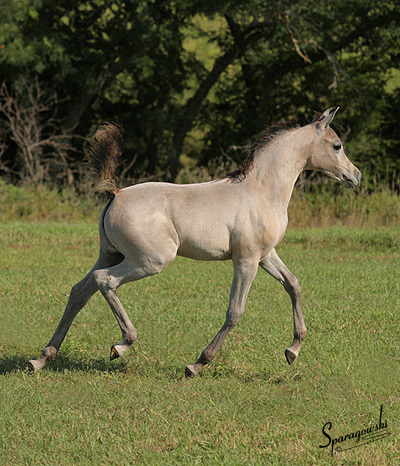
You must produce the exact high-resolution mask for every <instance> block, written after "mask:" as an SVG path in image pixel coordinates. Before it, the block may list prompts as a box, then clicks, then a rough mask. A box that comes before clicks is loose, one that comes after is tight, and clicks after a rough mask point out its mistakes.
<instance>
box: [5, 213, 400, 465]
mask: <svg viewBox="0 0 400 466" xmlns="http://www.w3.org/2000/svg"><path fill="white" fill-rule="evenodd" d="M399 246H400V229H398V228H384V229H377V230H346V229H344V228H340V227H337V228H329V229H323V230H307V231H299V230H289V231H288V233H287V236H286V237H285V239H284V241H283V243H282V245H281V246H280V247H279V249H278V252H279V253H280V256H281V257H282V259H283V260H284V262H285V263H286V264H287V265H288V267H289V268H290V269H291V270H292V271H293V272H294V273H295V274H296V275H297V277H298V278H299V281H300V284H301V286H302V289H303V306H304V314H305V319H306V323H307V327H308V332H309V334H308V337H307V340H306V341H305V343H304V344H303V348H302V351H301V353H300V356H299V359H298V360H297V361H296V362H295V363H294V364H293V365H292V366H288V365H287V363H286V361H285V358H284V350H285V348H286V347H287V346H288V345H289V344H290V343H291V339H292V326H293V324H292V315H291V306H290V299H289V297H288V296H287V294H286V293H285V291H284V290H283V288H282V287H281V285H280V284H279V283H278V282H276V281H275V280H273V279H272V278H271V277H270V276H268V275H267V274H265V272H263V271H262V270H260V271H259V274H258V275H257V277H256V280H255V282H254V284H253V287H252V289H251V291H250V294H249V299H248V303H247V308H246V312H245V314H244V316H243V318H242V320H241V321H240V323H239V325H238V326H237V327H236V328H235V329H234V330H233V331H232V332H231V334H230V335H229V336H228V339H227V341H226V343H225V345H224V346H223V348H222V350H221V352H220V353H219V354H218V355H217V357H216V358H215V360H214V361H213V363H212V364H211V365H210V366H209V367H207V368H205V369H204V370H203V372H202V373H201V374H200V375H199V376H198V377H196V378H194V379H185V378H184V377H183V374H184V368H185V365H186V364H187V363H190V362H193V361H194V360H195V359H196V358H197V357H198V355H199V354H200V352H201V350H202V349H203V348H204V346H205V345H206V344H207V343H208V342H209V341H210V340H211V338H212V337H213V336H214V335H215V333H216V332H217V331H218V329H219V328H220V326H221V324H222V322H223V320H224V315H225V309H226V306H227V301H228V296H229V286H230V281H231V277H232V265H231V264H230V263H229V262H226V263H202V262H194V261H190V260H185V259H182V258H178V259H177V260H176V261H175V262H173V263H172V264H171V265H170V266H169V267H168V268H166V269H165V270H164V271H163V273H162V274H160V275H158V276H156V277H151V278H149V279H145V280H142V281H140V282H137V283H134V284H129V285H125V286H124V287H122V288H121V289H120V292H119V295H120V298H121V301H122V302H123V304H124V305H125V307H126V309H127V310H128V312H129V314H130V316H131V317H132V320H133V322H134V324H135V325H136V327H137V329H138V332H139V339H138V341H137V343H136V344H135V351H133V350H131V351H130V352H129V353H128V354H127V356H126V357H125V358H124V359H121V360H116V361H113V362H109V361H108V357H109V349H110V346H111V344H112V343H115V342H117V341H119V339H120V332H119V329H118V326H117V324H116V321H115V319H114V318H113V316H112V313H111V311H110V310H109V308H108V307H107V305H106V303H105V301H104V299H103V298H102V297H101V296H100V295H99V294H98V295H95V296H94V297H93V298H92V300H91V301H90V302H89V303H88V305H87V306H86V307H85V308H84V309H83V311H82V312H81V313H80V314H79V315H78V317H77V318H76V320H75V322H74V324H73V326H72V328H71V330H70V332H69V334H68V335H67V338H66V340H65V342H64V345H63V346H62V348H61V350H60V353H59V356H58V357H57V359H56V360H54V361H52V362H51V363H49V364H48V366H47V367H46V368H45V369H43V370H42V371H41V372H39V373H38V374H35V375H31V374H29V373H28V372H27V371H26V370H25V363H26V361H27V360H28V359H30V358H32V357H37V356H38V355H39V354H40V351H41V349H42V347H43V346H44V345H45V344H46V343H47V342H48V340H49V339H50V337H51V335H52V333H53V331H54V329H55V327H56V326H57V324H58V321H59V319H60V317H61V314H62V312H63V309H64V306H65V304H66V301H67V297H68V293H69V291H70V288H71V286H72V285H74V283H76V282H77V281H78V280H79V279H80V278H81V277H83V275H84V274H85V273H86V272H87V270H88V269H89V268H90V267H91V266H92V265H93V263H94V261H95V260H96V257H97V247H98V242H97V227H96V225H95V224H94V223H91V224H83V223H76V224H56V223H44V224H32V223H24V222H20V223H18V222H9V223H6V224H3V225H1V226H0V249H1V251H0V264H1V274H0V302H1V313H0V464H1V465H2V466H11V465H12V466H21V465H23V466H29V465H32V466H33V465H34V466H37V465H46V466H47V465H49V466H50V465H51V466H55V465H62V466H65V465H71V466H72V465H73V466H77V465H82V466H83V465H84V466H91V465H96V466H97V465H99V466H101V465H104V466H110V465H119V466H124V465H132V464H140V465H180V464H188V465H192V464H193V465H195V464H199V465H200V464H204V465H211V464H212V465H243V464H249V465H305V466H306V465H307V466H308V465H314V464H315V465H371V466H372V465H377V464H379V465H395V464H399V463H400V419H399V412H400V371H399V365H400V356H399V355H400V328H399V325H398V313H399V309H400V267H399V263H400V248H399ZM381 404H383V407H384V413H383V418H384V419H387V421H388V428H389V431H390V432H391V435H390V436H389V437H387V438H384V439H382V440H380V441H377V442H374V443H371V444H369V445H364V446H361V447H360V448H355V449H352V450H349V451H346V452H341V453H335V454H334V456H333V457H332V458H331V456H330V454H329V451H328V449H321V448H319V445H322V444H325V443H326V441H327V439H326V438H325V437H324V436H323V434H322V427H323V425H324V424H325V423H326V422H328V421H331V422H332V429H331V433H332V437H334V436H336V437H338V436H339V435H344V434H346V433H350V432H355V431H357V430H359V429H362V428H364V427H367V426H369V425H374V424H376V422H378V419H379V409H380V406H381Z"/></svg>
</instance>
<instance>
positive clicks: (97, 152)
mask: <svg viewBox="0 0 400 466" xmlns="http://www.w3.org/2000/svg"><path fill="white" fill-rule="evenodd" d="M121 143H122V130H121V128H120V127H119V126H118V125H116V124H114V123H104V124H103V125H101V126H99V127H98V128H97V131H96V132H95V133H94V135H93V139H92V141H91V142H90V144H89V145H88V147H87V148H86V152H87V156H88V159H89V166H90V171H91V175H92V176H93V178H94V180H95V183H94V190H95V191H96V192H100V193H106V194H107V196H108V197H109V198H110V199H112V198H113V197H114V196H115V194H116V193H117V192H118V191H119V190H118V188H117V183H116V181H115V170H116V168H117V165H118V159H119V157H120V155H121Z"/></svg>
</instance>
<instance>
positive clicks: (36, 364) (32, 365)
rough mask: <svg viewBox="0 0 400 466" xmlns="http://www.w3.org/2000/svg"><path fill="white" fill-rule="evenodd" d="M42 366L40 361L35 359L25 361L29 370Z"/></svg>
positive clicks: (34, 370)
mask: <svg viewBox="0 0 400 466" xmlns="http://www.w3.org/2000/svg"><path fill="white" fill-rule="evenodd" d="M43 366H44V364H43V363H42V361H37V360H36V359H31V360H30V361H28V363H27V367H28V369H29V370H30V371H31V372H37V371H40V369H41V368H42V367H43Z"/></svg>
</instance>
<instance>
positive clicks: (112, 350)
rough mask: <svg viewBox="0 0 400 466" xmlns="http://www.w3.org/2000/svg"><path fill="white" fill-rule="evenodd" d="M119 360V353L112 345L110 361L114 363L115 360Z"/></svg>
mask: <svg viewBox="0 0 400 466" xmlns="http://www.w3.org/2000/svg"><path fill="white" fill-rule="evenodd" d="M117 358H119V353H118V351H117V348H116V347H115V345H112V346H111V351H110V361H113V360H114V359H117Z"/></svg>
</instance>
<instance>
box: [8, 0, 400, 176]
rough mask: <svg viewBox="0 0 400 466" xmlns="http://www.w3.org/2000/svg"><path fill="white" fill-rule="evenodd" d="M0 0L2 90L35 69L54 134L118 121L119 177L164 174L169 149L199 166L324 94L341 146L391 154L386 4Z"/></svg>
mask: <svg viewBox="0 0 400 466" xmlns="http://www.w3.org/2000/svg"><path fill="white" fill-rule="evenodd" d="M10 3H11V4H10ZM0 5H1V6H2V10H4V11H2V16H1V17H0V48H2V50H0V73H1V76H2V77H3V78H5V79H7V88H8V89H9V90H10V92H14V91H18V92H19V93H21V92H23V89H24V87H23V82H24V81H25V82H31V83H33V82H34V81H35V79H36V76H38V80H39V82H40V86H41V88H42V89H43V92H45V93H46V92H47V93H51V92H56V94H57V97H58V103H57V111H58V115H59V116H60V117H62V121H61V122H60V125H61V126H60V130H62V132H63V134H68V135H72V134H73V133H77V134H80V135H81V136H87V135H89V134H90V133H91V132H93V131H94V129H95V127H96V126H97V125H98V124H99V123H101V122H103V121H105V120H113V121H116V122H118V123H120V124H121V125H122V126H123V128H124V129H125V145H124V156H123V164H122V167H121V172H122V173H124V174H126V176H128V177H129V176H130V177H136V178H139V177H143V176H144V175H145V174H147V175H151V176H154V175H157V174H162V176H163V178H164V179H166V178H167V179H171V180H173V179H174V178H175V177H176V175H177V173H178V171H179V169H180V166H181V155H182V153H185V154H186V155H189V156H190V157H192V159H193V160H194V161H196V162H197V163H199V164H207V163H209V162H210V161H211V160H213V159H215V158H216V156H217V155H219V154H220V151H221V150H223V151H225V152H226V151H227V150H228V148H229V147H230V146H233V145H235V146H245V145H246V144H248V142H249V141H250V140H252V139H253V138H254V137H255V135H256V134H257V133H258V132H259V131H260V130H261V129H263V127H264V126H265V125H266V124H268V123H272V122H273V121H276V120H281V119H290V118H292V117H298V116H299V115H302V118H301V122H306V121H309V119H310V118H311V117H312V113H313V110H315V111H321V110H323V109H325V108H326V107H328V106H331V105H340V106H341V107H342V110H341V112H340V113H339V114H338V118H337V120H335V122H336V123H337V124H338V125H339V127H341V128H342V130H343V132H344V133H348V132H349V128H351V132H350V133H349V137H348V145H349V148H351V149H352V151H353V152H354V153H355V155H356V158H357V159H358V161H360V162H362V164H365V166H367V165H369V166H370V167H375V168H376V167H378V166H379V170H384V169H385V168H384V166H385V164H386V162H388V161H389V162H390V163H391V164H392V165H396V164H397V165H396V166H398V161H397V158H396V157H397V154H396V155H395V154H394V148H395V147H398V145H397V146H396V138H397V137H398V136H397V134H398V133H396V131H394V130H393V125H395V124H397V119H396V118H393V120H394V121H396V123H394V122H393V123H391V122H387V121H386V122H385V125H386V126H384V127H383V126H382V125H383V121H384V115H385V112H387V111H390V112H392V117H395V114H396V112H398V110H397V109H398V107H395V106H393V105H392V104H391V101H392V98H393V95H394V94H395V92H397V90H398V87H399V82H398V81H399V80H398V79H397V81H396V80H394V81H393V78H390V76H391V72H392V71H391V70H392V69H393V68H395V67H396V66H397V65H398V60H399V54H398V50H399V45H400V43H399V42H400V39H399V27H398V24H399V23H398V21H399V19H400V17H399V16H400V13H399V10H400V8H399V7H398V6H397V4H396V3H395V2H392V1H390V0H380V1H379V2H376V1H372V0H350V1H346V2H344V1H343V0H339V1H335V2H332V4H330V3H329V2H320V3H318V4H315V2H311V0H306V1H300V0H294V1H290V2H289V1H287V0H277V1H276V2H270V1H267V0H250V1H249V2H239V1H232V0H231V1H227V2H212V1H210V0H201V1H198V2H188V1H186V0H178V1H174V2H172V1H170V0H161V1H157V2H153V1H150V2H149V1H144V0H125V1H122V0H110V1H108V0H84V1H75V2H67V1H66V0H60V1H57V2H54V1H52V0H20V1H19V2H9V1H5V0H2V3H0ZM200 52H203V53H200ZM390 79H392V83H393V85H392V86H391V90H390V92H389V90H388V82H390ZM388 109H389V110H388ZM386 135H389V136H390V138H391V142H390V144H389V143H388V144H386V143H384V144H382V145H381V146H380V150H383V149H384V154H383V155H382V157H381V160H380V161H379V163H377V164H375V165H374V164H373V163H371V161H376V160H378V158H377V156H376V154H375V152H376V146H374V145H373V144H371V143H370V144H366V143H367V142H368V141H371V140H373V139H374V138H378V139H379V138H382V137H386ZM191 137H195V138H196V140H197V141H198V142H197V144H194V145H191V144H189V142H190V140H191ZM393 137H394V138H395V140H393ZM360 141H363V144H362V145H361V144H360V145H359V142H360ZM365 147H367V151H365ZM363 150H364V151H363ZM9 152H10V150H9V151H8V157H10V154H9ZM240 157H242V154H239V153H238V155H237V161H239V158H240ZM76 160H77V159H76V157H75V159H74V160H73V161H74V162H75V161H76ZM392 165H391V166H392Z"/></svg>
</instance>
